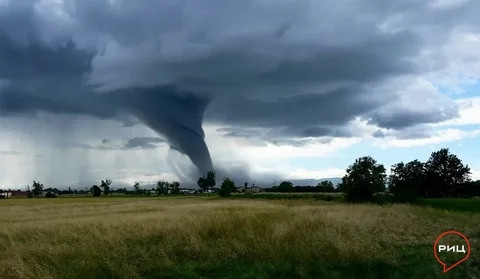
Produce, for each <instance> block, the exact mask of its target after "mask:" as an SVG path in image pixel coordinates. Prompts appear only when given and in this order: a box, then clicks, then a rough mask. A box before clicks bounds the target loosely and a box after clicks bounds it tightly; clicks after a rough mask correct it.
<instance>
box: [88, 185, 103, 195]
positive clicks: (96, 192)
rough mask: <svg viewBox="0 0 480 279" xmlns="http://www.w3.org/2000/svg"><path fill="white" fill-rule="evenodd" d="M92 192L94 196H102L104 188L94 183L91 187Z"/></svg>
mask: <svg viewBox="0 0 480 279" xmlns="http://www.w3.org/2000/svg"><path fill="white" fill-rule="evenodd" d="M90 193H92V196H94V197H100V195H101V194H102V189H101V188H100V187H98V186H97V185H93V186H92V188H90Z"/></svg>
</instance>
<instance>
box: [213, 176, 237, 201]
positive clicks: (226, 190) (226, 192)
mask: <svg viewBox="0 0 480 279" xmlns="http://www.w3.org/2000/svg"><path fill="white" fill-rule="evenodd" d="M235 191H237V187H235V182H233V181H232V180H231V179H230V178H228V177H227V178H224V179H223V182H222V185H221V186H220V191H219V192H218V193H219V195H220V196H222V197H228V196H230V195H231V194H232V192H235Z"/></svg>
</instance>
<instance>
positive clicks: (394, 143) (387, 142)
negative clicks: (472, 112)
mask: <svg viewBox="0 0 480 279" xmlns="http://www.w3.org/2000/svg"><path fill="white" fill-rule="evenodd" d="M478 136H480V129H479V130H473V131H465V130H460V129H444V130H440V131H436V132H434V134H433V135H432V136H431V137H427V138H417V139H398V138H394V137H386V138H382V139H376V140H375V141H374V145H375V146H379V147H381V148H390V147H414V146H425V145H432V144H439V143H445V142H452V141H458V140H462V139H465V138H475V137H478Z"/></svg>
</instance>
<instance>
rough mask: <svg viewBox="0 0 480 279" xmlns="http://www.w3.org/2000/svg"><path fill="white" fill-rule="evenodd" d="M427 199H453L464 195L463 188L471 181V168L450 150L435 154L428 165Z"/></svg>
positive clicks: (446, 149)
mask: <svg viewBox="0 0 480 279" xmlns="http://www.w3.org/2000/svg"><path fill="white" fill-rule="evenodd" d="M426 171H427V185H426V189H425V191H426V196H427V197H452V196H459V195H461V194H462V186H463V185H464V184H466V183H467V182H469V181H470V168H469V167H468V165H466V166H464V165H463V163H462V160H460V159H459V158H458V157H457V156H456V155H454V154H451V153H450V152H449V150H448V148H442V149H440V150H439V151H437V152H433V153H432V155H431V156H430V158H429V159H428V161H427V163H426Z"/></svg>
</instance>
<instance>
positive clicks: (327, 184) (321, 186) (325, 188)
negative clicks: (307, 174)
mask: <svg viewBox="0 0 480 279" xmlns="http://www.w3.org/2000/svg"><path fill="white" fill-rule="evenodd" d="M316 188H317V190H318V191H319V192H335V187H333V183H332V181H330V180H325V181H321V182H320V183H318V185H317V187H316Z"/></svg>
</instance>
